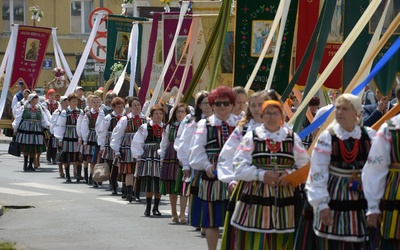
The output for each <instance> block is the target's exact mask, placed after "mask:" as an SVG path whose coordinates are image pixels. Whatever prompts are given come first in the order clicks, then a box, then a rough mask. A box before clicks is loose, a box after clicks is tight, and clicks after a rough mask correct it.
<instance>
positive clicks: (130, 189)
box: [126, 185, 133, 202]
mask: <svg viewBox="0 0 400 250" xmlns="http://www.w3.org/2000/svg"><path fill="white" fill-rule="evenodd" d="M126 199H127V200H128V201H129V202H132V200H133V186H132V185H129V186H126Z"/></svg>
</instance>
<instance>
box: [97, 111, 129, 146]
mask: <svg viewBox="0 0 400 250" xmlns="http://www.w3.org/2000/svg"><path fill="white" fill-rule="evenodd" d="M103 114H104V113H103ZM111 114H112V115H113V116H118V114H117V113H115V111H113V112H112V113H111ZM111 114H108V115H106V116H105V117H104V115H102V116H103V117H104V118H100V119H101V121H98V118H97V121H96V133H97V144H99V146H100V150H102V149H104V148H105V145H106V140H107V135H108V128H109V127H110V123H111ZM124 115H125V111H124V112H123V113H122V114H121V116H124ZM99 117H101V116H100V114H99ZM121 119H122V117H121ZM97 128H99V129H97Z"/></svg>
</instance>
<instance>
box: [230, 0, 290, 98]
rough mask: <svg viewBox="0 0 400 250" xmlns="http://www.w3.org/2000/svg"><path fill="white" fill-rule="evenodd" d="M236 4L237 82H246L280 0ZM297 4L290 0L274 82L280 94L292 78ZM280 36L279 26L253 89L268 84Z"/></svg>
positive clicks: (238, 2) (243, 0) (239, 2)
mask: <svg viewBox="0 0 400 250" xmlns="http://www.w3.org/2000/svg"><path fill="white" fill-rule="evenodd" d="M236 4H237V8H236V34H235V61H234V85H235V86H245V85H246V83H247V80H248V79H249V78H250V75H251V73H252V71H253V69H254V67H255V65H256V63H257V60H258V57H259V54H260V52H261V51H262V49H263V47H264V43H265V42H266V40H267V37H268V35H269V32H270V29H271V27H272V22H273V20H274V18H275V14H276V11H277V9H278V5H279V0H271V1H267V2H266V1H263V0H253V1H246V0H238V1H237V2H236ZM297 4H298V0H293V1H291V4H290V9H289V14H288V18H287V22H286V24H285V27H284V34H283V40H282V45H281V48H280V51H279V57H278V62H277V66H276V70H275V74H274V77H273V80H272V85H271V88H273V89H275V90H276V91H277V92H278V93H281V94H282V92H283V91H284V90H285V88H286V86H287V84H288V82H289V73H290V60H291V52H292V46H293V34H294V27H295V23H296V14H297ZM278 28H279V27H278ZM277 37H278V30H277V31H276V33H275V34H274V36H273V39H272V43H271V45H270V46H269V48H268V50H267V54H266V55H265V58H264V59H263V61H262V63H261V66H260V69H259V70H258V72H257V75H256V76H255V78H254V81H253V84H252V86H251V87H250V88H251V89H253V90H259V89H264V88H265V85H266V83H267V80H268V76H269V71H270V68H271V64H272V59H273V55H274V53H275V49H276V40H277Z"/></svg>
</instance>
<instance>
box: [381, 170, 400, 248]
mask: <svg viewBox="0 0 400 250" xmlns="http://www.w3.org/2000/svg"><path fill="white" fill-rule="evenodd" d="M399 170H400V169H390V171H389V174H388V177H387V179H386V189H385V193H384V195H383V198H382V201H381V210H382V227H381V234H382V239H383V240H397V241H400V214H399V209H400V206H399V205H397V206H396V205H395V204H396V203H397V204H400V171H399Z"/></svg>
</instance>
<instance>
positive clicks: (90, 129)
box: [81, 95, 103, 188]
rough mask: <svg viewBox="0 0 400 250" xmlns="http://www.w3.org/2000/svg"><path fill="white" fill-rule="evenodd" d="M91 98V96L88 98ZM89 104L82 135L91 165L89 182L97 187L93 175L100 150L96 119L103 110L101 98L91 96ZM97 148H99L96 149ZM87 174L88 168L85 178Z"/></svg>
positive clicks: (82, 125)
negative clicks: (101, 108)
mask: <svg viewBox="0 0 400 250" xmlns="http://www.w3.org/2000/svg"><path fill="white" fill-rule="evenodd" d="M88 99H89V98H88ZM89 105H90V106H91V109H90V110H89V111H86V112H85V116H84V117H83V120H82V124H81V128H82V129H81V135H82V140H83V155H84V157H86V161H87V162H88V163H89V165H90V175H89V178H88V184H89V185H92V184H93V187H94V188H97V187H98V185H97V183H96V182H92V175H93V170H94V165H95V164H96V161H97V154H96V152H98V147H99V146H98V144H97V133H96V121H97V118H98V117H99V114H100V113H102V112H103V111H102V110H100V105H101V99H100V97H98V96H95V95H93V96H91V98H90V101H89ZM96 148H97V150H96ZM86 175H87V168H86V170H85V179H86Z"/></svg>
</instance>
